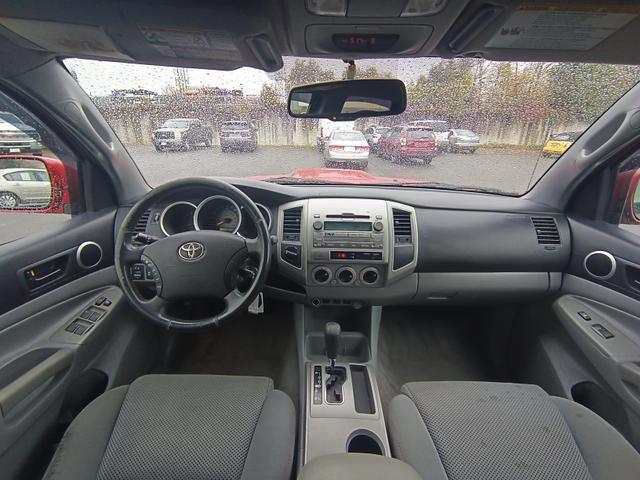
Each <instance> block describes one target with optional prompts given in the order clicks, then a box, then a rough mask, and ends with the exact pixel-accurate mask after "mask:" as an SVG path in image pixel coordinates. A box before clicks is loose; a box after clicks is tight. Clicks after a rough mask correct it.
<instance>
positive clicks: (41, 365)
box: [0, 209, 155, 479]
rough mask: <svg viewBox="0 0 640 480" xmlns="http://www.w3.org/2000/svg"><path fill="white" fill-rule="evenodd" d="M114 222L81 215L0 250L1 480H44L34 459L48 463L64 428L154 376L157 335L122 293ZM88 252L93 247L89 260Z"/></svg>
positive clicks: (111, 216) (110, 217) (111, 215)
mask: <svg viewBox="0 0 640 480" xmlns="http://www.w3.org/2000/svg"><path fill="white" fill-rule="evenodd" d="M115 216H116V212H115V210H114V209H110V210H108V211H102V212H92V213H84V214H80V215H77V216H75V217H73V218H72V219H71V220H69V221H67V222H65V223H63V224H60V225H56V226H53V227H51V228H50V229H48V231H46V232H42V233H38V234H32V235H28V236H26V237H24V238H22V239H20V240H17V241H14V242H10V243H7V244H4V245H0V285H2V295H1V296H0V472H2V474H0V476H1V477H2V478H3V479H4V478H7V479H11V478H37V475H40V474H41V473H42V472H41V469H42V468H40V469H38V467H43V465H40V466H38V465H35V467H34V462H33V459H34V458H41V459H43V462H44V463H45V464H46V462H47V461H48V454H50V452H51V450H52V444H53V442H54V441H56V440H58V439H57V438H56V435H57V434H59V433H60V432H59V431H58V430H59V427H61V426H64V425H61V424H60V423H59V419H61V418H66V419H70V418H72V417H73V416H74V415H76V414H77V413H78V412H79V409H80V408H82V407H83V406H84V405H86V403H87V402H88V401H90V400H92V399H93V398H94V397H95V396H96V395H98V394H99V393H101V392H102V391H104V390H105V389H107V388H111V387H112V386H115V385H119V384H123V383H129V382H130V381H131V380H133V379H134V378H135V377H137V376H139V375H142V374H144V373H146V372H148V371H149V369H150V368H151V362H152V361H153V360H154V358H155V352H154V348H155V342H154V341H153V338H154V336H155V329H154V328H153V327H152V326H151V324H150V322H144V321H141V320H140V319H139V318H138V316H137V315H136V314H135V313H134V312H133V310H132V309H131V308H130V307H129V305H128V303H127V302H126V300H125V297H124V295H123V293H122V292H121V290H120V288H119V287H118V286H116V285H118V281H117V277H116V274H115V268H114V267H113V235H114V220H115ZM87 242H94V244H90V245H94V246H92V247H91V248H92V249H93V250H92V251H89V254H88V256H87V257H85V256H86V255H87V253H86V252H87V250H86V248H87V247H82V248H81V246H83V245H87V244H88V243H87ZM95 245H99V248H98V247H95ZM100 253H101V255H99V254H100ZM103 298H106V299H108V302H104V301H103ZM92 378H97V379H98V380H97V381H92V380H91V379H92ZM78 398H80V399H81V400H80V401H78V400H77V399H78ZM65 422H66V420H65ZM56 427H58V428H56Z"/></svg>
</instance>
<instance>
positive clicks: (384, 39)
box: [332, 33, 400, 53]
mask: <svg viewBox="0 0 640 480" xmlns="http://www.w3.org/2000/svg"><path fill="white" fill-rule="evenodd" d="M399 37H400V36H399V35H396V34H392V33H336V34H334V35H333V37H332V38H333V44H334V45H335V46H336V47H337V48H338V49H339V50H342V51H345V52H372V53H375V52H384V51H386V50H388V49H390V48H391V47H393V46H394V45H395V43H396V42H397V41H398V38H399Z"/></svg>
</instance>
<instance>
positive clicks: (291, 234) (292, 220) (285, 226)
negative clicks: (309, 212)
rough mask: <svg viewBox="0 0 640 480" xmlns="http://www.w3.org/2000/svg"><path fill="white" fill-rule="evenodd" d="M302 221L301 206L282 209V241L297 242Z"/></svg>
mask: <svg viewBox="0 0 640 480" xmlns="http://www.w3.org/2000/svg"><path fill="white" fill-rule="evenodd" d="M301 221H302V207H295V208H289V209H287V210H285V211H284V214H283V222H282V235H283V237H284V238H283V240H284V241H289V242H299V241H300V229H301Z"/></svg>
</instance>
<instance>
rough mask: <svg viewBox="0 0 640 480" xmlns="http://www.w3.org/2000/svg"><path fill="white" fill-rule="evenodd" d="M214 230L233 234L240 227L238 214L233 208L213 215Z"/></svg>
mask: <svg viewBox="0 0 640 480" xmlns="http://www.w3.org/2000/svg"><path fill="white" fill-rule="evenodd" d="M213 221H214V222H215V225H216V230H220V231H223V232H229V233H233V232H235V231H236V230H237V229H238V225H240V212H239V211H238V210H237V209H236V208H235V207H234V206H228V207H226V208H223V209H222V210H220V211H216V212H215V213H214V220H213Z"/></svg>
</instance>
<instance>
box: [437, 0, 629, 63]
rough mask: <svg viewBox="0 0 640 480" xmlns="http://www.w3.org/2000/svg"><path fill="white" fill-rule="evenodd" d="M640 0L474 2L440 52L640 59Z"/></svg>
mask: <svg viewBox="0 0 640 480" xmlns="http://www.w3.org/2000/svg"><path fill="white" fill-rule="evenodd" d="M639 40H640V5H639V4H638V3H637V2H623V1H620V2H616V1H611V2H609V1H604V0H603V1H587V2H585V1H580V2H573V1H559V0H558V1H553V0H551V1H546V0H544V1H543V0H540V1H525V2H513V1H511V2H509V1H502V2H499V1H498V2H491V3H489V2H485V1H475V2H472V3H471V4H470V5H469V6H468V7H467V9H466V10H465V12H464V14H463V15H462V16H461V17H460V18H459V19H458V21H457V22H456V24H455V25H454V26H453V27H452V28H451V29H450V31H449V32H448V34H447V35H446V36H445V38H444V39H443V41H442V42H441V43H440V45H439V46H438V49H437V50H438V53H439V54H441V55H443V56H446V57H451V56H455V55H466V56H482V57H483V58H487V59H490V60H519V61H573V62H594V63H598V62H606V63H630V64H633V63H640V57H639V56H638V55H637V52H636V51H635V49H634V48H630V46H631V45H636V44H637V42H638V41H639Z"/></svg>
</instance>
